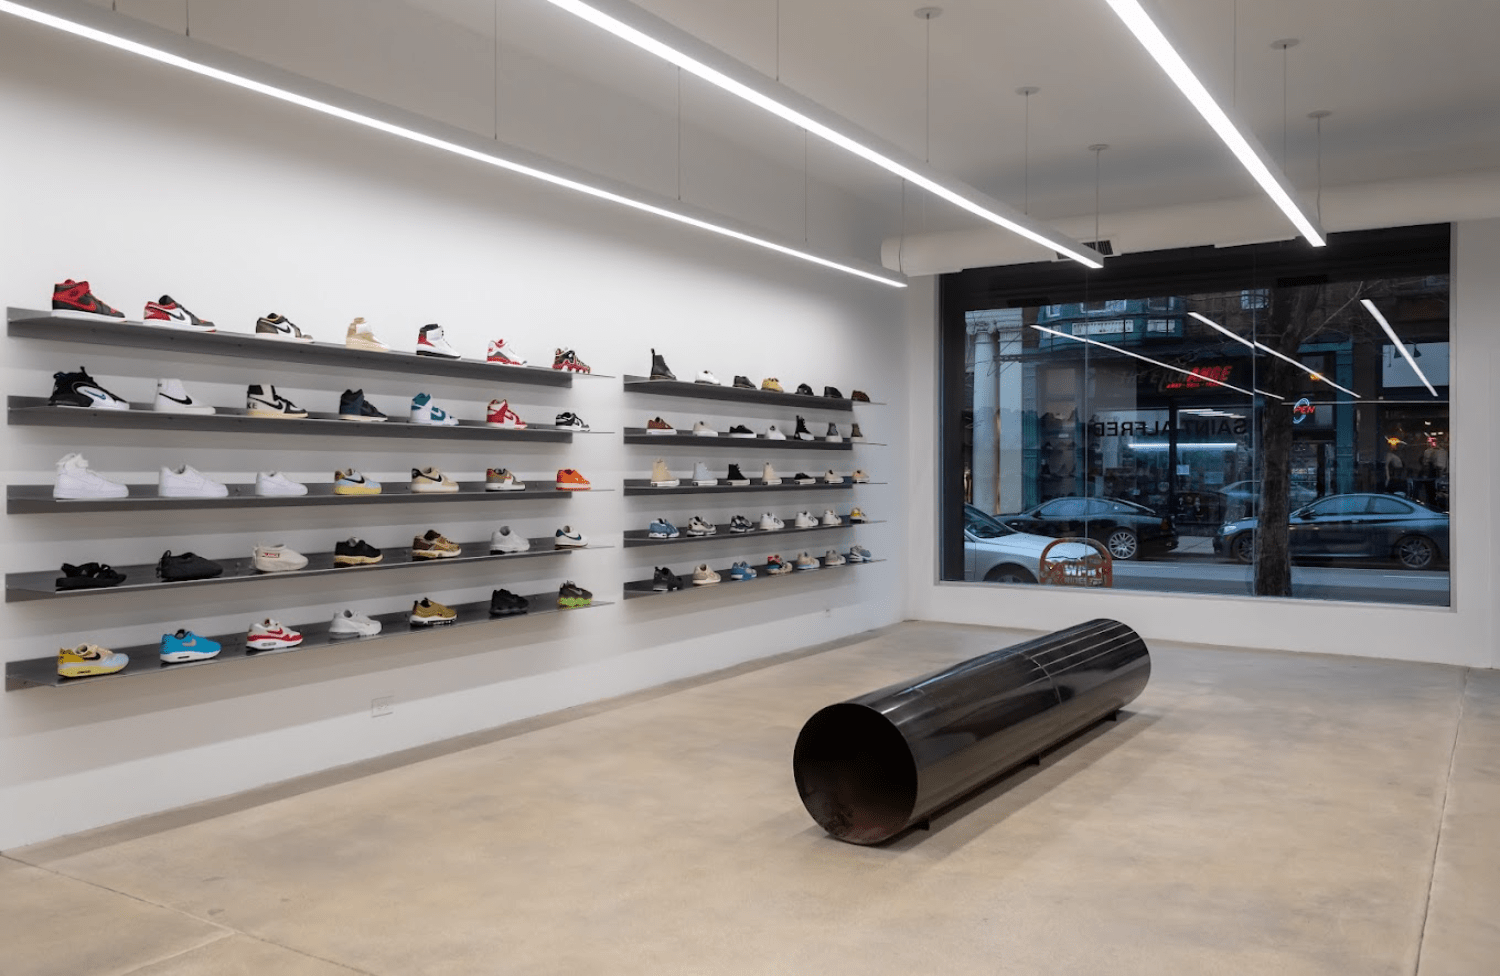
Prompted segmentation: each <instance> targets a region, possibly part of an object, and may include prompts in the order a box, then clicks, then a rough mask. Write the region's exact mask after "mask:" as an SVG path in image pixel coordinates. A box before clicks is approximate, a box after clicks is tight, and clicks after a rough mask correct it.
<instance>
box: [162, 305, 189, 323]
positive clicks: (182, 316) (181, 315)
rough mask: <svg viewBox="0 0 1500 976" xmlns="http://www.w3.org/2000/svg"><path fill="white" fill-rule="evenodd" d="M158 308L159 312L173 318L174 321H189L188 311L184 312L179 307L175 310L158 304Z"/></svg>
mask: <svg viewBox="0 0 1500 976" xmlns="http://www.w3.org/2000/svg"><path fill="white" fill-rule="evenodd" d="M156 310H157V311H158V312H160V313H162V315H164V316H166V317H167V318H169V319H172V320H174V321H177V322H186V321H187V313H186V312H184V311H182V309H178V310H177V311H175V312H174V311H172V310H171V309H168V308H162V307H161V306H160V305H158V306H156Z"/></svg>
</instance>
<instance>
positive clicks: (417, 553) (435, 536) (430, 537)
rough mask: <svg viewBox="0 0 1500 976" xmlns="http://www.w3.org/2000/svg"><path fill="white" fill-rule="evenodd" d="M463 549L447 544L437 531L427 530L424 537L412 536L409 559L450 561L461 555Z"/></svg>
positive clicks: (450, 543) (456, 545) (454, 544)
mask: <svg viewBox="0 0 1500 976" xmlns="http://www.w3.org/2000/svg"><path fill="white" fill-rule="evenodd" d="M463 551H464V550H463V547H462V546H460V545H458V544H456V543H452V542H449V541H448V540H447V539H446V538H444V537H443V534H442V533H441V532H439V531H438V530H437V529H428V530H427V533H426V534H425V535H419V536H413V537H412V540H411V558H413V559H452V558H453V557H454V556H458V555H461V554H462V553H463Z"/></svg>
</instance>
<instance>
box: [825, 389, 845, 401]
mask: <svg viewBox="0 0 1500 976" xmlns="http://www.w3.org/2000/svg"><path fill="white" fill-rule="evenodd" d="M823 395H824V396H825V397H827V398H828V399H830V400H842V399H843V398H844V395H843V394H842V393H840V392H839V391H838V388H837V387H833V386H825V387H823Z"/></svg>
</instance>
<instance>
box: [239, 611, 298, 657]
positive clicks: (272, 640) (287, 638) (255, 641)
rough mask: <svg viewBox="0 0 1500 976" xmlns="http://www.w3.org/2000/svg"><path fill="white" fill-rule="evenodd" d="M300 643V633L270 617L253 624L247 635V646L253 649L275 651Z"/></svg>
mask: <svg viewBox="0 0 1500 976" xmlns="http://www.w3.org/2000/svg"><path fill="white" fill-rule="evenodd" d="M300 643H302V635H301V634H300V633H298V632H297V631H295V630H293V629H292V628H290V627H287V626H286V625H284V624H282V623H281V622H280V621H277V620H272V619H271V618H270V617H267V618H266V619H264V620H261V621H259V622H257V623H253V624H251V625H250V629H249V631H248V632H247V633H246V635H245V646H246V647H248V648H250V650H252V651H274V650H278V649H280V648H283V647H296V646H297V645H298V644H300Z"/></svg>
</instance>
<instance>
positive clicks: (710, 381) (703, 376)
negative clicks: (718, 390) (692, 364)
mask: <svg viewBox="0 0 1500 976" xmlns="http://www.w3.org/2000/svg"><path fill="white" fill-rule="evenodd" d="M693 382H694V383H702V384H704V385H705V386H723V385H724V384H723V383H720V382H719V378H718V377H717V376H715V375H714V374H712V373H710V372H709V371H708V370H706V369H705V370H704V371H703V372H701V373H699V374H698V378H697V379H695V380H693Z"/></svg>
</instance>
